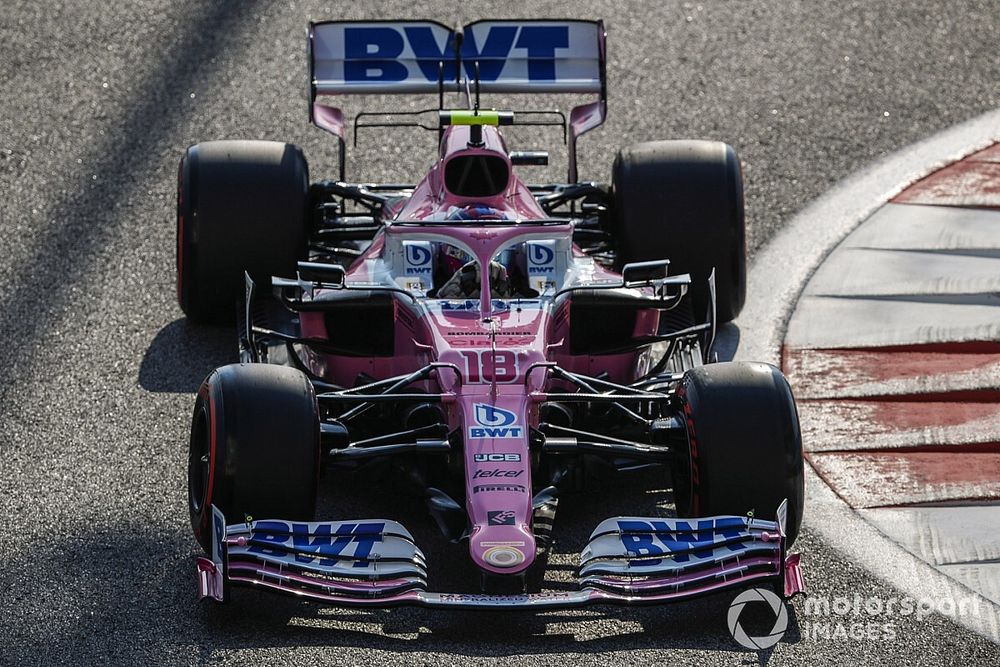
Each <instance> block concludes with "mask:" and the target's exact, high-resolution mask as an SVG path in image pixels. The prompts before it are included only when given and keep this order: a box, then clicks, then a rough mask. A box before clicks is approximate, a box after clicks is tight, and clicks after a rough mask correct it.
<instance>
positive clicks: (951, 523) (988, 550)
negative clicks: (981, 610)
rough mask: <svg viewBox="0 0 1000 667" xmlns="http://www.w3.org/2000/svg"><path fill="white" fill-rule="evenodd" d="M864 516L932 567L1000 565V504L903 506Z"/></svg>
mask: <svg viewBox="0 0 1000 667" xmlns="http://www.w3.org/2000/svg"><path fill="white" fill-rule="evenodd" d="M861 514H862V516H864V517H865V518H867V519H868V520H869V521H871V522H872V523H873V524H875V525H876V526H877V527H878V529H879V530H881V531H882V532H883V533H885V534H886V535H888V536H889V537H891V538H892V539H894V540H896V541H897V542H899V543H900V544H901V545H902V546H903V547H904V548H905V549H906V550H908V551H909V552H910V553H912V554H914V555H917V556H920V557H921V558H923V559H924V560H926V561H927V562H928V563H931V564H932V565H954V564H956V563H972V562H976V561H984V560H995V561H998V562H1000V505H971V506H963V507H954V506H949V507H900V508H885V509H871V510H862V511H861Z"/></svg>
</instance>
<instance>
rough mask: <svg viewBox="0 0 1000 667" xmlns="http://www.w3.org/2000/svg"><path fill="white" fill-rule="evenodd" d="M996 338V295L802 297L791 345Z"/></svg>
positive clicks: (999, 314)
mask: <svg viewBox="0 0 1000 667" xmlns="http://www.w3.org/2000/svg"><path fill="white" fill-rule="evenodd" d="M992 340H1000V294H975V295H946V296H942V297H931V296H912V297H911V296H907V297H836V296H803V297H802V298H801V299H799V303H798V305H797V306H796V308H795V314H794V315H793V316H792V320H791V322H790V323H789V325H788V332H787V333H786V334H785V345H787V346H789V347H809V348H836V347H841V348H842V347H886V346H889V345H916V344H921V343H960V342H969V341H992Z"/></svg>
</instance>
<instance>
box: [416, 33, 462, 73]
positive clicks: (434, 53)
mask: <svg viewBox="0 0 1000 667" xmlns="http://www.w3.org/2000/svg"><path fill="white" fill-rule="evenodd" d="M404 30H405V31H406V38H407V40H409V42H410V48H412V49H413V53H414V54H415V55H416V56H417V66H418V67H419V68H420V71H421V72H423V74H424V78H426V79H427V80H428V81H437V80H438V63H443V64H444V80H445V81H454V80H455V33H453V32H449V33H448V40H447V41H446V42H445V45H444V48H443V49H442V48H440V47H439V46H438V43H437V40H436V39H434V31H433V30H432V29H431V28H429V27H427V26H416V27H408V28H404Z"/></svg>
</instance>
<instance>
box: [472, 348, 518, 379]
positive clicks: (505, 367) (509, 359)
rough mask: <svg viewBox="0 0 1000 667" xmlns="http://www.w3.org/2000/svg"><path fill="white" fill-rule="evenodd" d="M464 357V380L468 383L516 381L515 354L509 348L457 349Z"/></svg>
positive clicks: (516, 365) (516, 364) (516, 366)
mask: <svg viewBox="0 0 1000 667" xmlns="http://www.w3.org/2000/svg"><path fill="white" fill-rule="evenodd" d="M459 354H461V355H462V358H464V359H465V381H466V382H468V383H469V384H482V383H484V382H493V381H494V380H495V381H496V382H498V383H509V382H517V378H518V375H519V373H518V363H517V354H516V353H515V352H512V351H511V350H497V351H496V352H494V351H493V350H459Z"/></svg>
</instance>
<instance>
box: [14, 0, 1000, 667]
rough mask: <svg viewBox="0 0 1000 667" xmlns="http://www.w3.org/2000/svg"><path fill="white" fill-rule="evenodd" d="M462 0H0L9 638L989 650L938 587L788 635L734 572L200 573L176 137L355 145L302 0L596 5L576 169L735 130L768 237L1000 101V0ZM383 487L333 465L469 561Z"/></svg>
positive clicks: (508, 10) (383, 652)
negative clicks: (470, 605)
mask: <svg viewBox="0 0 1000 667" xmlns="http://www.w3.org/2000/svg"><path fill="white" fill-rule="evenodd" d="M449 4H450V3H443V2H439V3H426V2H405V3H404V2H382V3H379V5H378V7H377V8H369V9H365V7H364V6H363V5H362V4H361V3H358V4H356V5H353V6H351V7H347V6H345V5H344V4H343V3H332V2H327V3H301V2H294V3H290V2H284V3H281V4H280V5H278V4H275V5H269V4H267V3H253V2H243V3H239V4H236V3H231V4H230V3H227V4H222V3H204V4H199V3H180V2H173V1H171V2H149V1H142V2H135V3H129V4H125V5H118V4H106V3H84V2H80V3H64V4H59V3H52V2H47V3H37V2H11V1H10V0H7V1H6V2H4V3H3V11H2V13H0V84H2V85H0V91H2V94H0V286H2V290H0V350H2V358H0V457H2V458H0V521H2V528H0V664H33V663H43V664H59V663H69V664H93V663H102V664H108V663H124V664H136V663H155V664H159V663H170V664H174V663H177V664H187V663H201V662H222V663H227V662H231V663H238V664H246V663H268V664H271V663H274V664H281V663H290V662H293V661H294V662H296V663H299V664H315V663H337V664H340V663H347V664H379V665H385V664H406V663H434V664H441V663H444V664H459V663H473V662H487V661H501V660H503V661H506V662H512V661H514V660H516V661H517V662H518V663H520V664H524V665H534V664H552V663H556V662H566V661H569V660H572V661H574V662H577V663H621V664H654V663H655V664H662V663H675V664H678V663H680V664H687V663H690V664H756V663H757V662H758V661H760V662H764V663H769V664H775V665H777V664H824V663H838V664H862V663H869V664H870V663H881V664H884V665H888V664H945V663H953V664H956V663H957V664H997V662H998V661H1000V648H998V647H997V646H995V645H993V644H991V643H989V642H987V641H986V640H984V639H981V638H979V637H978V636H976V635H974V634H972V633H970V632H968V631H966V630H964V629H962V628H960V627H959V626H957V625H955V624H953V623H952V622H951V621H949V620H948V619H946V618H944V617H941V616H931V617H929V618H925V619H922V620H918V619H917V618H916V617H915V616H913V615H910V616H897V617H893V618H891V619H883V620H889V621H891V622H892V623H893V633H894V635H895V639H893V640H885V639H878V640H854V639H822V638H820V639H817V638H814V637H812V636H810V634H809V631H810V628H811V627H812V624H813V623H814V621H816V620H822V621H827V620H834V621H836V620H844V619H815V618H812V617H809V616H807V615H806V614H805V613H804V611H803V607H802V603H801V602H798V603H796V604H795V605H794V607H793V609H794V611H793V613H792V614H791V625H790V629H789V632H788V633H787V635H786V636H785V638H784V640H783V641H782V642H781V643H780V644H778V645H777V646H776V647H775V648H774V649H773V650H770V651H766V652H764V653H762V654H759V655H755V654H752V653H748V652H745V651H739V650H737V649H738V647H737V646H736V645H735V643H734V642H733V641H732V639H731V638H730V637H729V634H728V632H727V630H726V627H725V611H726V608H727V606H728V603H729V601H730V599H731V596H727V595H722V596H716V597H712V598H707V599H704V600H702V601H698V602H695V603H691V604H686V605H680V606H673V607H666V608H654V609H641V610H623V609H615V608H610V609H604V608H594V609H591V610H588V611H581V612H576V613H567V612H554V613H548V614H543V615H528V614H511V615H502V614H480V615H474V614H469V613H462V614H454V613H451V614H450V613H435V612H430V611H424V610H419V609H400V610H390V611H374V612H361V613H355V612H345V611H340V610H320V609H316V608H314V607H307V606H304V605H301V604H299V603H297V602H295V601H292V600H285V599H279V598H274V597H271V596H262V595H258V594H257V593H255V592H251V591H246V592H243V593H242V594H240V593H238V594H237V596H236V603H235V604H233V605H230V606H229V607H227V608H224V609H219V608H213V607H210V606H207V605H205V606H201V605H198V604H197V603H196V601H195V588H194V576H193V575H194V570H193V558H194V555H195V553H196V546H195V543H194V540H193V538H192V537H191V534H190V528H189V525H188V519H187V512H186V508H185V465H186V452H187V430H188V424H189V415H190V409H191V405H192V400H193V392H194V391H195V390H196V388H197V384H198V382H199V381H200V380H201V379H202V377H203V376H204V375H205V374H206V373H207V372H208V371H209V370H210V369H211V368H212V367H214V366H216V365H219V364H222V363H225V362H227V361H230V360H232V358H233V347H234V336H233V334H232V333H231V332H229V331H225V330H215V329H210V328H200V327H195V326H191V325H188V324H186V323H185V321H184V320H183V319H182V318H181V314H180V311H179V310H178V308H177V306H176V303H175V300H174V283H173V280H174V269H173V264H174V217H173V216H174V179H175V176H176V167H177V160H178V159H179V157H180V155H181V152H182V151H183V149H184V148H185V147H186V146H187V145H189V144H191V143H194V142H197V141H202V140H208V139H215V138H265V139H280V140H287V141H291V142H294V143H297V144H299V145H300V146H302V147H303V148H304V150H305V151H306V155H307V156H308V157H309V159H310V165H311V168H312V175H313V177H325V176H332V175H333V168H334V165H335V151H334V150H333V147H332V145H331V142H330V141H329V140H328V138H327V137H326V136H325V135H324V134H323V133H322V132H321V131H319V130H317V129H315V128H312V127H310V126H309V125H308V124H307V121H306V109H305V101H304V87H305V62H304V48H303V44H304V38H303V28H304V25H305V23H306V21H307V20H308V19H310V18H312V19H324V18H373V17H380V18H390V17H406V18H435V19H439V20H442V21H444V22H446V23H458V22H467V21H470V20H474V19H476V18H486V17H504V16H510V17H515V16H519V15H524V16H543V17H544V16H580V17H586V18H597V17H603V18H604V19H605V20H606V21H607V23H608V29H609V66H608V78H609V81H610V91H609V94H610V105H609V106H610V120H609V122H608V123H607V124H606V125H605V127H604V128H603V129H601V130H599V131H597V132H596V133H594V134H592V135H590V136H588V137H587V138H585V139H584V140H583V141H582V146H581V154H580V157H581V165H582V169H581V173H582V174H583V176H584V177H585V178H594V179H602V180H603V179H606V178H607V177H608V174H609V172H610V164H611V160H612V159H613V155H614V151H615V150H616V149H617V147H619V146H622V145H626V144H629V143H631V142H635V141H642V140H648V139H654V138H668V137H674V138H678V137H692V138H713V139H723V140H726V141H729V142H730V143H732V144H733V145H734V146H736V148H737V150H738V151H739V152H740V154H741V156H742V158H743V160H744V162H745V166H746V178H747V197H748V207H747V211H748V219H749V226H750V242H751V249H752V250H753V249H756V248H758V247H760V245H761V244H763V243H764V242H765V241H766V240H767V239H768V238H769V236H770V235H771V234H772V233H773V232H774V231H775V230H777V229H778V228H780V227H781V225H782V224H783V222H785V221H786V220H787V219H788V218H789V217H790V216H791V215H792V214H793V213H794V212H795V211H797V210H799V209H801V208H802V207H803V206H804V205H805V204H806V203H807V202H808V201H810V200H811V199H813V198H815V197H816V196H818V195H820V194H821V193H822V192H823V191H824V190H825V189H826V188H828V187H829V186H831V185H832V184H834V183H835V182H837V181H838V180H840V179H841V178H843V177H845V176H847V175H848V174H850V173H851V172H853V171H855V170H857V169H859V168H861V167H863V166H865V165H866V164H868V163H870V162H871V161H873V160H875V159H877V158H878V157H880V156H882V155H885V154H888V153H890V152H892V151H894V150H896V149H898V148H901V147H903V146H905V145H907V144H909V143H911V142H914V141H916V140H918V139H921V138H922V137H925V136H927V135H930V134H932V133H934V132H937V131H939V130H941V129H944V128H946V127H948V126H951V125H953V124H956V123H958V122H961V121H963V120H966V119H968V118H971V117H974V116H976V115H978V114H980V113H982V112H984V111H987V110H990V109H993V108H995V107H996V106H997V104H998V101H1000V90H998V83H997V61H996V44H997V43H998V41H1000V39H998V38H1000V34H998V28H997V26H998V24H1000V6H998V5H997V4H996V3H995V2H991V1H983V2H948V3H937V2H930V1H926V0H915V1H912V2H906V3H899V2H864V3H852V4H846V3H829V2H809V3H798V2H780V3H778V2H775V3H763V2H752V1H747V2H707V1H706V2H701V3H694V2H692V3H683V4H682V3H678V2H664V3H642V4H640V3H624V4H623V3H613V4H612V3H597V2H580V1H577V2H572V3H570V2H558V3H546V4H544V5H542V4H541V3H531V4H529V3H519V2H506V3H503V4H502V5H499V6H498V5H497V4H496V3H486V2H474V1H467V2H464V3H461V7H460V8H458V9H457V10H452V9H451V8H450V7H449ZM549 139H550V140H549V141H548V142H547V144H551V145H553V146H556V145H557V141H556V138H555V137H552V136H551V135H550V136H549ZM518 141H520V142H522V143H521V144H520V146H519V147H522V148H534V147H544V145H545V144H542V143H541V141H540V139H537V138H534V137H532V136H529V137H527V138H524V139H520V138H519V139H518ZM362 144H363V146H362V148H361V149H359V150H358V151H354V152H352V154H351V156H350V158H349V174H348V176H349V178H353V179H363V180H399V179H405V178H412V177H413V175H415V174H417V173H419V170H421V169H422V168H424V167H426V165H427V164H428V162H429V159H430V155H431V143H430V140H429V139H428V138H411V139H403V138H399V139H397V138H396V137H393V138H392V139H389V140H383V139H381V138H380V137H379V136H377V135H371V136H368V137H363V138H362ZM556 147H557V146H556ZM553 153H554V155H553V163H554V164H561V162H560V157H559V156H560V153H559V151H558V150H554V151H553ZM547 175H548V176H549V177H550V178H558V177H559V171H558V169H555V168H550V169H549V174H547ZM538 178H539V180H541V179H542V178H543V176H541V175H540V176H539V177H538ZM775 270H780V267H775ZM742 335H744V336H749V335H752V332H749V331H744V332H742ZM657 481H658V480H657V479H655V478H653V479H649V478H640V479H627V478H626V479H622V480H620V481H618V482H617V483H612V484H609V485H608V486H607V487H606V488H604V489H603V490H602V492H601V493H593V494H587V495H580V496H570V497H566V498H564V499H563V502H562V503H561V504H560V509H559V521H558V522H557V532H556V540H557V543H556V552H557V554H556V556H555V557H554V558H553V561H554V564H553V567H552V573H551V575H550V576H549V580H550V582H551V585H552V586H553V587H556V586H559V585H565V582H566V581H567V580H568V577H569V573H568V571H569V570H571V563H572V554H573V553H575V552H576V550H577V549H578V548H579V547H580V546H582V543H583V540H584V538H585V536H586V534H587V533H589V531H590V530H591V528H592V527H593V526H594V525H596V523H597V522H598V521H600V520H601V519H603V518H605V517H607V516H611V515H613V514H615V513H636V514H643V513H644V512H650V511H652V512H655V511H657V510H658V508H660V509H662V508H663V507H664V506H665V505H666V504H667V503H668V501H669V496H668V495H667V494H666V493H665V492H663V491H658V490H653V491H648V490H645V489H647V488H648V487H649V486H650V485H652V487H653V488H654V489H656V488H657V486H656V482H657ZM373 488H377V487H375V486H374V480H359V481H354V482H347V483H343V485H342V486H339V487H337V488H330V487H328V488H327V490H326V491H325V492H324V495H323V499H322V503H323V509H324V510H325V511H326V512H328V513H330V514H331V515H334V516H336V517H341V518H347V517H351V516H354V517H360V516H362V515H365V516H375V515H379V516H386V517H387V518H394V519H398V520H401V521H403V523H404V524H406V525H407V526H409V527H410V528H411V530H413V531H414V533H415V534H416V535H417V538H418V541H419V542H420V544H421V545H422V546H423V547H424V549H425V551H427V552H429V559H428V560H429V563H430V567H431V570H432V573H433V574H432V577H433V580H432V583H433V584H435V585H437V586H438V587H439V588H449V589H458V588H461V587H463V586H464V587H466V588H469V587H471V585H472V584H473V583H474V581H473V580H472V579H471V578H470V577H469V574H470V573H469V572H467V571H466V570H465V568H464V567H463V565H462V552H461V549H457V548H453V547H434V546H433V545H434V544H435V543H440V540H435V535H434V529H433V528H432V526H431V524H430V521H429V519H427V518H426V516H425V514H424V512H423V511H422V510H420V509H417V510H414V509H412V508H413V507H414V506H416V505H417V503H416V502H414V500H412V499H410V498H407V497H401V496H398V495H397V492H395V491H394V490H393V488H392V487H383V489H384V490H383V491H382V492H381V493H376V492H375V491H373ZM807 511H808V510H807ZM798 547H799V548H800V549H801V551H802V552H803V559H804V562H805V564H806V568H807V569H806V574H807V577H808V583H809V586H810V590H811V592H812V593H813V594H814V595H816V596H827V597H833V596H851V595H853V594H854V593H855V592H858V593H860V594H861V595H862V596H863V597H871V596H881V597H883V598H886V599H888V598H891V597H894V596H896V597H898V596H899V593H898V592H896V591H893V590H892V589H891V588H890V587H888V586H886V585H885V584H882V583H881V582H879V581H878V580H877V579H875V578H874V577H872V576H870V575H868V574H866V572H865V571H864V569H863V568H862V567H860V566H858V565H856V564H853V563H851V562H850V561H848V560H847V559H846V558H845V557H844V556H843V555H841V554H840V553H839V552H838V550H837V548H836V545H831V544H826V543H823V542H822V541H821V540H820V539H819V538H818V537H817V536H815V535H814V534H812V533H811V532H809V531H806V532H804V534H803V535H802V536H801V537H800V540H799V542H798ZM851 620H865V619H851V618H850V617H849V618H848V619H846V622H850V621H851Z"/></svg>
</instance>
